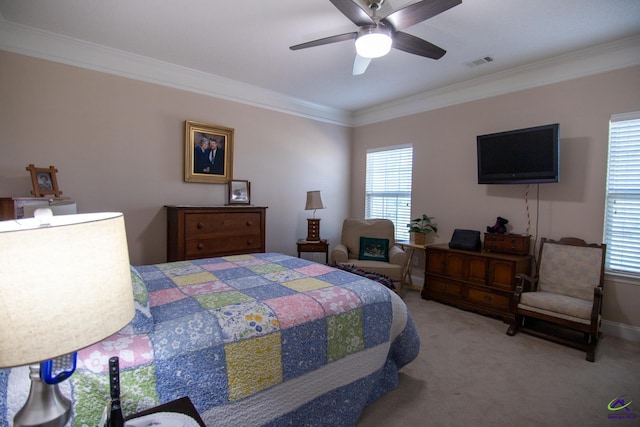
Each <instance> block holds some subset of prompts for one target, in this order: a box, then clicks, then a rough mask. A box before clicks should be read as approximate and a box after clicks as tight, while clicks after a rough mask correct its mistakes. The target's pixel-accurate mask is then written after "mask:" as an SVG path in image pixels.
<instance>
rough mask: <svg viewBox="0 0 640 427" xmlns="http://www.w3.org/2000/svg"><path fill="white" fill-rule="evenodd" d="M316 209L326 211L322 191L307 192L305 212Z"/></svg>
mask: <svg viewBox="0 0 640 427" xmlns="http://www.w3.org/2000/svg"><path fill="white" fill-rule="evenodd" d="M316 209H324V205H323V204H322V197H321V196H320V191H318V190H316V191H307V205H306V206H305V208H304V210H306V211H310V210H316Z"/></svg>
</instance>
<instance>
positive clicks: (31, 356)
mask: <svg viewBox="0 0 640 427" xmlns="http://www.w3.org/2000/svg"><path fill="white" fill-rule="evenodd" d="M44 211H45V213H46V211H48V209H45V210H44ZM39 214H40V215H39ZM50 215H51V213H50V212H49V213H48V215H42V212H39V211H36V217H35V218H26V219H18V220H11V221H0V325H2V327H1V328H0V368H9V367H14V366H22V365H30V367H29V369H30V378H31V389H30V391H29V397H28V399H27V402H26V403H25V405H24V406H23V407H22V409H20V411H18V413H17V414H16V415H15V418H14V426H15V427H19V426H47V427H55V426H64V425H65V424H66V423H67V421H68V420H69V418H70V416H71V402H70V401H69V400H68V399H67V398H66V397H65V396H64V395H63V394H62V393H61V392H60V390H59V388H58V385H57V384H54V385H50V384H46V383H45V382H43V381H42V380H41V379H40V373H39V368H40V366H39V362H42V361H46V360H48V359H52V358H55V357H58V356H61V355H65V354H68V353H73V352H75V351H76V350H79V349H82V348H85V347H88V346H90V345H92V344H95V343H96V342H98V341H101V340H103V339H104V338H106V337H109V336H111V335H113V334H114V333H116V332H117V331H119V330H120V329H122V328H123V327H124V326H126V325H127V324H128V323H129V322H130V321H131V319H133V315H134V301H133V290H132V287H131V272H130V264H129V252H128V248H127V239H126V232H125V226H124V217H123V215H122V214H121V213H112V212H110V213H93V214H78V215H62V216H50ZM96 409H97V410H100V408H96Z"/></svg>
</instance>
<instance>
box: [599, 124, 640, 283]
mask: <svg viewBox="0 0 640 427" xmlns="http://www.w3.org/2000/svg"><path fill="white" fill-rule="evenodd" d="M604 242H605V243H606V244H607V259H606V265H605V267H606V270H607V272H609V273H622V274H630V275H637V276H640V112H635V113H627V114H619V115H614V116H612V117H611V121H610V122H609V156H608V166H607V195H606V207H605V228H604Z"/></svg>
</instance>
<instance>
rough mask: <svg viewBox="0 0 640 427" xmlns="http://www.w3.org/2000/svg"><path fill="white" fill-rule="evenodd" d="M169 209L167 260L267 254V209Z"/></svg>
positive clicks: (234, 207) (214, 207)
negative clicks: (265, 252)
mask: <svg viewBox="0 0 640 427" xmlns="http://www.w3.org/2000/svg"><path fill="white" fill-rule="evenodd" d="M165 208H167V261H168V262H171V261H182V260H187V259H197V258H212V257H218V256H225V255H239V254H246V253H257V252H264V251H265V216H266V210H267V208H266V207H256V206H246V207H245V206H242V207H236V206H183V205H172V206H165Z"/></svg>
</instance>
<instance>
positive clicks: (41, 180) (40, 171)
mask: <svg viewBox="0 0 640 427" xmlns="http://www.w3.org/2000/svg"><path fill="white" fill-rule="evenodd" d="M27 171H29V172H30V173H31V184H32V185H33V190H32V191H31V194H33V195H34V197H44V196H47V195H50V194H51V195H53V196H54V197H60V196H61V195H62V191H60V190H59V189H58V180H57V179H56V172H58V169H56V168H55V167H53V166H49V167H48V168H37V167H35V166H34V165H29V166H27Z"/></svg>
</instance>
